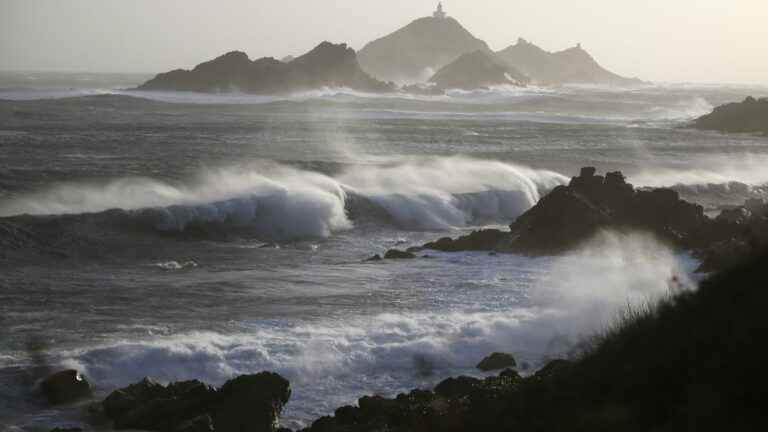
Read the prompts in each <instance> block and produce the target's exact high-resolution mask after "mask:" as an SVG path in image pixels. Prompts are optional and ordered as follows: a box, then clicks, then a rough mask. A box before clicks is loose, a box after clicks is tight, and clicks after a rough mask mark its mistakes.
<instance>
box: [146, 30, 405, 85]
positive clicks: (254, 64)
mask: <svg viewBox="0 0 768 432" xmlns="http://www.w3.org/2000/svg"><path fill="white" fill-rule="evenodd" d="M322 87H346V88H351V89H355V90H360V91H366V92H389V91H393V90H394V87H393V86H392V85H391V84H387V83H383V82H381V81H378V80H376V79H374V78H372V77H371V76H370V75H368V74H366V73H365V72H363V70H362V69H360V65H359V64H358V62H357V56H356V54H355V51H354V50H353V49H351V48H348V47H347V45H346V44H338V45H336V44H332V43H330V42H323V43H321V44H320V45H318V46H317V47H315V48H314V49H313V50H312V51H310V52H308V53H306V54H304V55H303V56H300V57H297V58H295V59H293V60H291V61H289V62H281V61H279V60H276V59H274V58H271V57H265V58H261V59H257V60H253V61H251V60H250V59H249V58H248V56H247V55H246V54H245V53H244V52H240V51H232V52H229V53H227V54H224V55H222V56H220V57H217V58H216V59H214V60H211V61H208V62H205V63H201V64H199V65H197V66H196V67H195V68H194V69H192V70H182V69H177V70H174V71H171V72H167V73H161V74H159V75H157V76H156V77H155V78H153V79H151V80H149V81H147V82H146V83H144V84H142V85H141V86H139V88H138V89H139V90H163V91H168V90H173V91H196V92H229V91H233V90H236V91H240V92H246V93H255V94H281V93H291V92H297V91H306V90H313V89H318V88H322Z"/></svg>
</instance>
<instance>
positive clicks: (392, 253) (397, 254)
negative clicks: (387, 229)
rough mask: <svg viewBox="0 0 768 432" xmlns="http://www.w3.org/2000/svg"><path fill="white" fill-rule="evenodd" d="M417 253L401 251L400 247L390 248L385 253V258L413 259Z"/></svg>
mask: <svg viewBox="0 0 768 432" xmlns="http://www.w3.org/2000/svg"><path fill="white" fill-rule="evenodd" d="M413 258H416V255H414V254H412V253H411V252H407V251H401V250H398V249H390V250H388V251H387V253H386V254H384V259H413Z"/></svg>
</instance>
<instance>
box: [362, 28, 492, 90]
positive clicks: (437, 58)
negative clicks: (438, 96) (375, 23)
mask: <svg viewBox="0 0 768 432" xmlns="http://www.w3.org/2000/svg"><path fill="white" fill-rule="evenodd" d="M477 50H482V51H486V52H490V51H491V50H490V48H489V47H488V44H486V43H485V42H483V41H482V40H480V39H478V38H476V37H475V36H473V35H472V34H471V33H470V32H469V31H467V30H466V29H465V28H464V27H462V25H461V24H459V22H458V21H456V20H455V19H453V18H450V17H442V16H433V17H425V18H419V19H417V20H415V21H413V22H412V23H410V24H408V25H407V26H405V27H403V28H401V29H400V30H397V31H396V32H394V33H392V34H390V35H387V36H384V37H382V38H380V39H377V40H375V41H373V42H370V43H368V44H367V45H365V47H363V49H362V50H360V52H359V53H358V58H359V60H360V65H361V66H362V68H363V69H364V70H365V71H366V72H368V73H370V74H371V75H373V76H374V77H376V78H378V79H382V80H387V81H395V82H410V83H413V82H423V81H426V80H427V79H428V78H429V77H430V76H432V75H433V74H434V73H435V71H437V70H439V69H440V68H442V67H443V66H445V65H447V64H449V63H451V62H453V61H454V60H456V59H457V58H459V57H460V56H461V55H462V54H466V53H471V52H474V51H477Z"/></svg>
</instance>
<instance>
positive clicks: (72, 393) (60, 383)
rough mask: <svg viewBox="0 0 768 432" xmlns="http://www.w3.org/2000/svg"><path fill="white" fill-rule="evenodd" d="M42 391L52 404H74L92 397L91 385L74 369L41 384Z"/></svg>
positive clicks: (51, 377) (58, 374)
mask: <svg viewBox="0 0 768 432" xmlns="http://www.w3.org/2000/svg"><path fill="white" fill-rule="evenodd" d="M40 390H41V391H42V392H43V395H44V396H45V397H46V398H47V399H48V401H49V402H50V403H52V404H61V403H68V402H73V401H76V400H78V399H82V398H86V397H88V396H90V395H91V384H90V383H89V382H88V380H87V379H85V377H84V376H82V375H81V374H80V372H78V371H76V370H74V369H68V370H63V371H60V372H56V373H55V374H53V375H51V376H49V377H47V378H46V379H44V380H43V381H42V382H41V383H40Z"/></svg>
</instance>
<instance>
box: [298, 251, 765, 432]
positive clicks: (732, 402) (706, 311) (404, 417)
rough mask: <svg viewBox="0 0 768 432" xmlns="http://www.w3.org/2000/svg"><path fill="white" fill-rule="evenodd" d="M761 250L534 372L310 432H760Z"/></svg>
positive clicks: (339, 416)
mask: <svg viewBox="0 0 768 432" xmlns="http://www.w3.org/2000/svg"><path fill="white" fill-rule="evenodd" d="M766 286H768V249H766V250H765V251H764V252H763V253H762V254H760V255H759V257H758V258H757V259H755V260H754V261H747V262H746V263H745V262H742V263H740V264H739V265H738V266H737V267H736V268H734V269H732V270H730V271H728V272H726V273H723V274H719V275H716V276H713V277H710V278H709V279H707V280H705V281H703V282H702V283H701V284H700V286H699V289H698V290H697V291H686V292H682V293H679V294H678V295H677V296H676V297H675V298H673V299H667V300H663V301H662V302H661V303H660V304H658V305H654V306H652V307H651V309H650V310H649V311H648V312H645V313H640V314H637V315H635V316H634V317H633V318H630V319H627V320H625V321H623V322H622V323H620V325H618V326H617V327H615V328H613V329H611V330H609V331H607V332H605V333H603V334H602V335H601V336H600V337H599V338H596V339H594V340H593V342H592V344H591V345H590V346H589V347H588V348H587V349H586V350H585V351H584V352H583V353H582V354H581V355H580V356H579V357H578V358H575V359H573V360H554V361H551V362H549V363H547V364H546V365H545V366H544V367H542V368H540V369H539V370H538V371H537V372H536V373H535V374H533V375H531V376H527V377H520V376H518V375H517V373H515V372H514V371H512V370H505V371H504V372H502V373H501V374H499V375H498V376H493V377H489V378H486V379H484V380H480V379H477V378H472V377H457V378H449V379H446V380H444V381H443V382H441V383H440V384H438V385H437V386H436V387H435V389H434V391H426V390H414V391H411V392H410V393H404V394H400V395H398V396H397V397H395V398H392V399H388V398H382V397H379V396H366V397H363V398H360V399H359V400H358V403H357V406H345V407H341V408H339V409H337V410H336V412H335V414H334V415H333V416H328V417H323V418H320V419H318V420H317V421H315V422H314V423H313V424H312V425H311V426H310V427H309V428H308V429H307V431H309V432H374V431H389V432H459V431H564V432H571V431H572V432H585V431H670V432H671V431H682V430H690V431H724V430H728V431H731V430H733V431H757V430H765V426H766V424H768V423H766V417H765V403H764V397H763V395H764V393H765V388H766V386H768V377H766V374H765V373H764V369H765V364H766V362H768V353H766V352H765V350H763V349H761V345H762V343H763V339H764V335H765V334H766V333H767V332H768V320H766V319H764V315H765V308H766V305H768V290H766V289H765V287H766Z"/></svg>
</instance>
